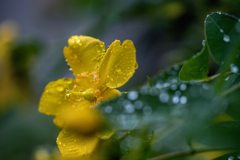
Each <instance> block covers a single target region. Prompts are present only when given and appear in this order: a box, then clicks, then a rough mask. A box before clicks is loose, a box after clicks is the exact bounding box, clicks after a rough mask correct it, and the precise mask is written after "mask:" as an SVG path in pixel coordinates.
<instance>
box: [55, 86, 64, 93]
mask: <svg viewBox="0 0 240 160" xmlns="http://www.w3.org/2000/svg"><path fill="white" fill-rule="evenodd" d="M55 89H56V90H57V91H58V92H62V91H63V90H64V88H63V87H62V86H56V87H55Z"/></svg>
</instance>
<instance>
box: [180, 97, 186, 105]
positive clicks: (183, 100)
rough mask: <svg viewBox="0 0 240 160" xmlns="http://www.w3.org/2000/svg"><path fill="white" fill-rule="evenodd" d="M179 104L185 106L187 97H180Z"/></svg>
mask: <svg viewBox="0 0 240 160" xmlns="http://www.w3.org/2000/svg"><path fill="white" fill-rule="evenodd" d="M180 103H181V104H186V103H187V97H186V96H181V98H180Z"/></svg>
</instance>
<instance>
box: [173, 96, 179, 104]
mask: <svg viewBox="0 0 240 160" xmlns="http://www.w3.org/2000/svg"><path fill="white" fill-rule="evenodd" d="M172 102H173V103H174V104H177V103H178V102H179V97H178V96H173V98H172Z"/></svg>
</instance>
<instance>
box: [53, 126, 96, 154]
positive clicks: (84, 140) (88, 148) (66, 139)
mask: <svg viewBox="0 0 240 160" xmlns="http://www.w3.org/2000/svg"><path fill="white" fill-rule="evenodd" d="M98 143H99V138H98V136H97V135H96V134H93V135H87V136H86V135H83V134H79V133H78V132H73V131H70V130H67V129H63V130H62V131H61V132H60V133H59V135H58V138H57V144H58V148H59V150H60V152H61V154H62V156H63V157H66V158H74V157H80V156H83V155H85V156H90V155H91V154H92V152H93V151H94V150H95V149H96V147H97V146H98Z"/></svg>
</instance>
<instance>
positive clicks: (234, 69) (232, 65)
mask: <svg viewBox="0 0 240 160" xmlns="http://www.w3.org/2000/svg"><path fill="white" fill-rule="evenodd" d="M230 67H231V71H232V72H233V73H237V72H238V67H237V66H235V65H234V64H231V66H230Z"/></svg>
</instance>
